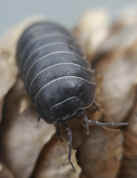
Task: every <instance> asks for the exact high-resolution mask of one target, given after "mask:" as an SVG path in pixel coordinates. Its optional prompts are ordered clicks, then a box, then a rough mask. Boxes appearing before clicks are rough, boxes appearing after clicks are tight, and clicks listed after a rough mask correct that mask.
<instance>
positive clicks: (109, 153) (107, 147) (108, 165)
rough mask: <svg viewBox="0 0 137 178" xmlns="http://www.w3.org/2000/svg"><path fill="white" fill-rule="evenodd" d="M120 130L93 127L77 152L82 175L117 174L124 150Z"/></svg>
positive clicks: (109, 177)
mask: <svg viewBox="0 0 137 178" xmlns="http://www.w3.org/2000/svg"><path fill="white" fill-rule="evenodd" d="M122 144H123V135H122V133H121V131H120V130H117V129H116V130H115V129H108V128H101V127H93V128H92V129H91V134H90V136H89V137H86V138H85V140H84V142H83V144H82V145H81V146H80V148H79V151H78V153H77V156H78V160H79V164H80V166H81V168H82V176H83V175H85V177H87V178H92V177H93V178H96V177H97V178H98V177H100V178H114V177H116V176H117V173H118V170H119V167H120V162H121V159H122V152H123V147H122Z"/></svg>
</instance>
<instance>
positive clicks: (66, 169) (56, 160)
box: [34, 137, 80, 178]
mask: <svg viewBox="0 0 137 178" xmlns="http://www.w3.org/2000/svg"><path fill="white" fill-rule="evenodd" d="M67 152H68V144H67V143H66V142H61V141H60V140H58V139H57V138H56V137H54V138H52V140H50V142H49V143H48V144H47V145H46V147H45V148H44V149H43V151H42V153H41V155H40V158H39V160H38V162H37V165H36V168H35V172H34V178H55V177H56V178H78V177H79V174H80V168H79V167H78V165H77V163H76V157H75V152H74V151H73V152H72V161H73V164H74V166H75V169H76V171H73V169H72V167H71V165H70V164H69V162H68V154H67Z"/></svg>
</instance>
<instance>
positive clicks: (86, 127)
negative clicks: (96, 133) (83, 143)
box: [83, 115, 90, 135]
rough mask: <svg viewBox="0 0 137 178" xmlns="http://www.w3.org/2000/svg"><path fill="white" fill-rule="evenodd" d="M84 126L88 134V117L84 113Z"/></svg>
mask: <svg viewBox="0 0 137 178" xmlns="http://www.w3.org/2000/svg"><path fill="white" fill-rule="evenodd" d="M83 120H84V127H85V129H86V134H87V135H89V134H90V129H89V120H88V117H87V115H84V118H83Z"/></svg>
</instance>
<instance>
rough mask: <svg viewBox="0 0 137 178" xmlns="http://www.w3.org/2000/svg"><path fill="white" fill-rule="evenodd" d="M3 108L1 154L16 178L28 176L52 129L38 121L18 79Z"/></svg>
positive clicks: (53, 129) (50, 135)
mask: <svg viewBox="0 0 137 178" xmlns="http://www.w3.org/2000/svg"><path fill="white" fill-rule="evenodd" d="M4 110H5V114H4V117H5V119H4V122H3V125H2V128H1V140H0V145H1V151H0V155H1V157H2V158H3V161H4V162H5V163H6V165H7V166H8V168H10V170H11V171H12V172H13V173H14V175H15V177H20V178H27V177H29V176H30V175H31V173H32V171H33V168H34V166H35V163H36V160H37V158H38V156H39V153H40V151H41V150H42V148H43V146H44V145H45V144H46V143H47V142H48V141H49V140H50V139H51V137H52V135H53V134H54V133H55V128H54V127H53V126H52V125H49V124H47V123H46V122H44V121H43V120H41V121H40V122H38V115H37V113H36V112H35V110H34V108H33V107H32V105H31V104H30V101H29V99H28V96H27V95H26V92H25V90H24V87H23V83H22V82H21V81H20V80H18V81H17V83H16V85H15V87H14V88H13V89H12V91H11V92H10V93H9V95H8V96H7V98H6V104H5V108H4Z"/></svg>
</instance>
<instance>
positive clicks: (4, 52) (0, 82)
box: [0, 17, 42, 122]
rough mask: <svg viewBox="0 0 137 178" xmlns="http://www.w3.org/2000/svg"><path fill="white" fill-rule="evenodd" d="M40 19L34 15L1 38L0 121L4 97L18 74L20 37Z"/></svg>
mask: <svg viewBox="0 0 137 178" xmlns="http://www.w3.org/2000/svg"><path fill="white" fill-rule="evenodd" d="M38 19H42V17H33V18H29V19H27V20H25V21H24V22H21V23H20V24H18V25H16V26H15V27H14V28H13V29H10V30H8V32H7V33H5V34H4V35H3V36H2V37H1V38H0V86H1V88H0V122H1V120H2V115H1V112H2V107H3V100H4V97H5V95H6V94H7V93H8V91H9V90H10V89H11V88H12V87H13V85H14V84H15V82H16V78H17V74H18V68H17V66H16V58H15V53H16V44H17V41H18V38H19V36H20V34H21V33H22V32H23V30H24V29H25V28H26V27H27V26H28V25H30V24H31V23H33V22H35V21H37V20H38Z"/></svg>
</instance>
